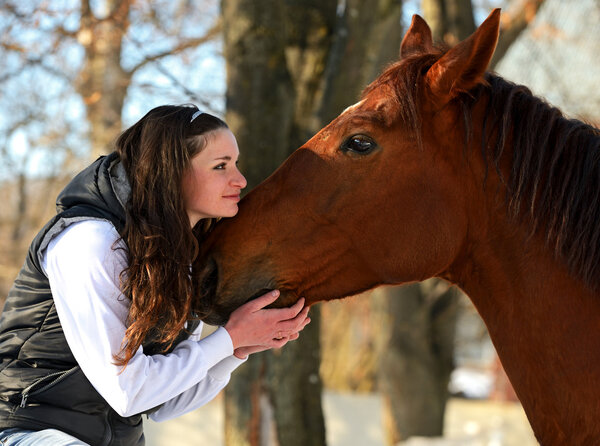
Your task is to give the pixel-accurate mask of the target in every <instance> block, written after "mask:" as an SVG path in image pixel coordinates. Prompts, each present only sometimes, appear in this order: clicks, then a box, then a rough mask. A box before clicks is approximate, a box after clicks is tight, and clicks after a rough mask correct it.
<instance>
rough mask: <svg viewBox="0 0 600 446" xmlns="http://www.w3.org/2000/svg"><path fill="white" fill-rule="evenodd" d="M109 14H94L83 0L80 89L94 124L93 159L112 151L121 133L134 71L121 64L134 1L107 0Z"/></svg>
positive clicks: (91, 123)
mask: <svg viewBox="0 0 600 446" xmlns="http://www.w3.org/2000/svg"><path fill="white" fill-rule="evenodd" d="M106 3H107V5H106V7H107V9H108V11H109V16H108V17H107V18H105V19H98V18H96V17H95V16H94V14H93V12H92V10H91V7H90V4H89V1H88V0H82V1H81V19H80V29H79V32H78V35H77V38H78V40H79V43H80V44H81V45H82V46H83V47H84V49H85V62H84V66H83V68H82V70H81V73H80V76H79V79H78V83H77V91H78V93H79V94H80V95H81V96H82V98H83V101H84V103H85V108H86V114H87V119H88V122H89V124H90V141H91V146H92V153H91V158H92V159H95V158H97V157H98V156H100V155H104V154H106V153H108V152H109V151H110V150H111V146H112V143H113V142H114V140H115V138H116V137H117V135H118V134H119V133H120V132H121V127H122V123H121V110H122V109H123V102H124V100H125V96H126V94H127V88H128V86H129V84H130V82H131V74H132V73H129V72H126V71H125V70H123V68H122V67H121V45H122V40H123V37H124V36H125V34H126V33H127V29H128V27H129V21H128V15H129V8H130V1H129V0H125V1H121V0H107V2H106Z"/></svg>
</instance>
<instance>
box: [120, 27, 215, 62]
mask: <svg viewBox="0 0 600 446" xmlns="http://www.w3.org/2000/svg"><path fill="white" fill-rule="evenodd" d="M221 28H222V27H221V20H218V21H217V22H216V23H215V24H214V25H213V27H212V28H210V29H209V30H208V31H207V32H206V34H205V35H203V36H200V37H196V38H193V39H187V40H183V41H180V42H179V44H178V45H176V46H174V47H173V48H171V49H168V50H166V51H162V52H160V53H156V54H153V55H151V56H147V57H146V58H144V60H142V61H141V62H140V63H138V64H137V65H135V66H134V67H133V68H132V69H131V70H129V73H130V74H133V73H135V72H136V71H137V70H139V69H140V68H142V67H144V66H146V65H148V64H149V63H151V62H156V61H158V60H160V59H163V58H164V57H167V56H171V55H173V54H178V53H181V52H182V51H185V50H187V49H190V48H196V47H198V46H200V45H202V44H203V43H206V42H210V41H211V40H214V38H215V37H217V36H218V35H219V34H220V33H221ZM128 39H129V40H130V41H131V42H133V44H135V45H136V46H137V47H138V48H140V49H142V48H143V47H144V45H143V44H142V43H140V42H139V41H137V40H135V39H133V38H132V37H131V36H128Z"/></svg>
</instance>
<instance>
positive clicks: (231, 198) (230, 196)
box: [223, 195, 240, 201]
mask: <svg viewBox="0 0 600 446" xmlns="http://www.w3.org/2000/svg"><path fill="white" fill-rule="evenodd" d="M223 198H227V199H228V200H235V201H240V196H239V195H224V196H223Z"/></svg>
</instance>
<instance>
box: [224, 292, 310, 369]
mask: <svg viewBox="0 0 600 446" xmlns="http://www.w3.org/2000/svg"><path fill="white" fill-rule="evenodd" d="M278 297H279V291H277V290H275V291H271V292H270V293H267V294H265V295H264V296H261V297H259V298H257V299H254V300H252V301H250V302H248V303H246V304H244V305H242V306H241V307H239V308H238V309H237V310H235V311H234V312H233V313H232V314H231V316H230V318H229V321H228V322H227V324H225V329H226V330H227V332H228V333H229V336H230V337H231V341H232V342H233V349H234V354H235V355H236V356H237V357H239V358H244V357H246V356H247V355H248V354H250V353H255V352H259V351H263V350H268V349H270V348H280V347H283V346H284V345H285V344H287V343H288V342H289V341H293V340H294V339H298V333H299V332H300V331H301V330H302V329H303V328H304V327H305V326H306V325H307V324H308V323H309V322H310V318H309V317H308V307H306V308H304V298H300V299H299V300H298V301H297V302H296V303H295V304H294V305H292V306H291V307H288V308H271V309H265V308H264V307H266V306H267V305H269V304H271V303H273V302H275V300H277V298H278Z"/></svg>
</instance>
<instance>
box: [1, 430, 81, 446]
mask: <svg viewBox="0 0 600 446" xmlns="http://www.w3.org/2000/svg"><path fill="white" fill-rule="evenodd" d="M0 445H2V446H40V445H52V446H89V445H88V444H87V443H84V442H83V441H81V440H78V439H77V438H75V437H73V436H71V435H69V434H65V433H64V432H61V431H57V430H56V429H44V430H43V431H37V432H36V431H28V430H23V429H19V428H12V429H6V430H4V431H2V432H0Z"/></svg>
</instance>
